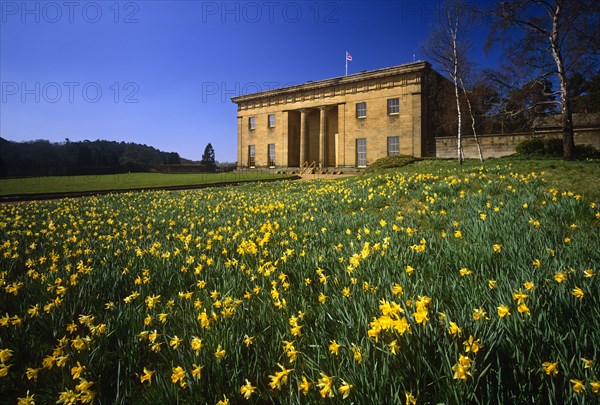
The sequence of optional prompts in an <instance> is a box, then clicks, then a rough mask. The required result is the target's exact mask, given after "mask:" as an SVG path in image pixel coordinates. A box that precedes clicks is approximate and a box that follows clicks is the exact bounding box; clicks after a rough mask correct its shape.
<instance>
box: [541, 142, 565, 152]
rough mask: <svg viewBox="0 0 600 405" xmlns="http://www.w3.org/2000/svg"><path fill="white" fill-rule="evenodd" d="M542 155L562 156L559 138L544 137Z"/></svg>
mask: <svg viewBox="0 0 600 405" xmlns="http://www.w3.org/2000/svg"><path fill="white" fill-rule="evenodd" d="M543 142H544V155H546V156H562V155H563V141H562V139H559V138H551V139H544V140H543Z"/></svg>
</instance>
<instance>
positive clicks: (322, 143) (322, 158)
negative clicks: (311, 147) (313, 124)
mask: <svg viewBox="0 0 600 405" xmlns="http://www.w3.org/2000/svg"><path fill="white" fill-rule="evenodd" d="M319 112H320V122H319V167H324V166H325V118H326V115H327V110H326V107H319Z"/></svg>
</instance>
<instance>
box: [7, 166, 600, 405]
mask: <svg viewBox="0 0 600 405" xmlns="http://www.w3.org/2000/svg"><path fill="white" fill-rule="evenodd" d="M534 172H535V173H534ZM542 172H544V174H543V175H542V174H541V173H542ZM598 175H599V168H598V163H594V162H574V163H568V162H561V161H543V160H539V161H537V160H536V161H533V160H532V161H520V160H514V159H513V160H509V159H497V160H493V161H488V162H486V163H484V164H483V165H482V164H480V163H478V162H473V161H469V162H467V163H465V164H464V165H463V166H458V165H457V164H456V163H455V162H452V161H431V160H427V161H422V162H419V163H415V164H412V165H409V166H406V167H402V168H397V169H390V170H385V171H382V172H379V173H371V174H368V175H362V176H355V177H351V178H344V179H339V180H315V181H309V182H300V181H281V182H272V183H253V184H246V185H241V186H239V187H221V188H208V189H201V190H184V191H181V192H176V193H174V192H168V191H153V192H144V193H119V194H110V195H102V196H92V197H84V198H70V199H60V200H52V201H43V202H33V203H30V202H18V203H15V204H0V392H1V393H2V400H1V401H0V402H2V401H4V402H2V403H12V404H15V403H17V402H18V400H19V398H30V399H33V400H35V403H43V404H50V403H63V404H66V403H72V404H75V403H98V404H105V403H111V404H112V403H114V404H134V405H136V404H148V403H161V404H176V403H180V404H196V403H198V404H215V403H217V401H223V402H221V403H224V402H225V401H229V403H235V404H238V403H246V402H247V401H246V400H247V399H249V402H250V403H261V404H262V403H283V404H305V403H331V404H345V403H358V404H365V403H374V404H384V403H394V404H404V403H407V402H408V403H414V402H413V400H415V401H416V403H418V404H421V403H424V404H427V403H431V404H436V403H450V404H478V403H479V404H489V403H494V404H496V403H500V404H524V403H536V404H537V403H557V404H561V403H569V404H571V403H581V404H593V403H598V399H599V395H600V367H599V366H600V354H599V352H598V342H600V232H599V230H600V200H599V199H598V197H599V196H598V191H597V190H596V187H595V186H597V183H598V181H597V179H598ZM154 176H155V178H156V177H158V176H159V175H154ZM180 176H183V177H185V176H186V175H175V176H174V177H180ZM113 183H114V181H113ZM178 184H181V183H178ZM152 185H155V184H152ZM580 194H581V195H583V196H580ZM23 402H25V400H23V401H22V403H23Z"/></svg>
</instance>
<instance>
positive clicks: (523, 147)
mask: <svg viewBox="0 0 600 405" xmlns="http://www.w3.org/2000/svg"><path fill="white" fill-rule="evenodd" d="M515 149H516V151H517V153H518V154H520V155H543V154H544V141H542V140H541V139H539V138H530V139H526V140H524V141H523V142H521V143H519V144H518V145H517V146H516V148H515Z"/></svg>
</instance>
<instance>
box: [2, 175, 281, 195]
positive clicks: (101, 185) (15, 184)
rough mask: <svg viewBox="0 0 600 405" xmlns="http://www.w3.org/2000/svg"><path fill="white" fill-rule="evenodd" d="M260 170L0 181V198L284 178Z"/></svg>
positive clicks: (56, 177)
mask: <svg viewBox="0 0 600 405" xmlns="http://www.w3.org/2000/svg"><path fill="white" fill-rule="evenodd" d="M284 177H286V176H285V175H282V174H276V173H267V172H259V171H243V172H227V173H177V174H172V173H170V174H166V173H123V174H107V175H96V176H54V177H29V178H20V179H0V195H9V194H43V193H64V192H80V191H100V190H123V189H130V188H132V189H136V188H151V187H169V186H195V185H198V184H214V183H221V182H238V181H255V180H265V179H277V178H284Z"/></svg>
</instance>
